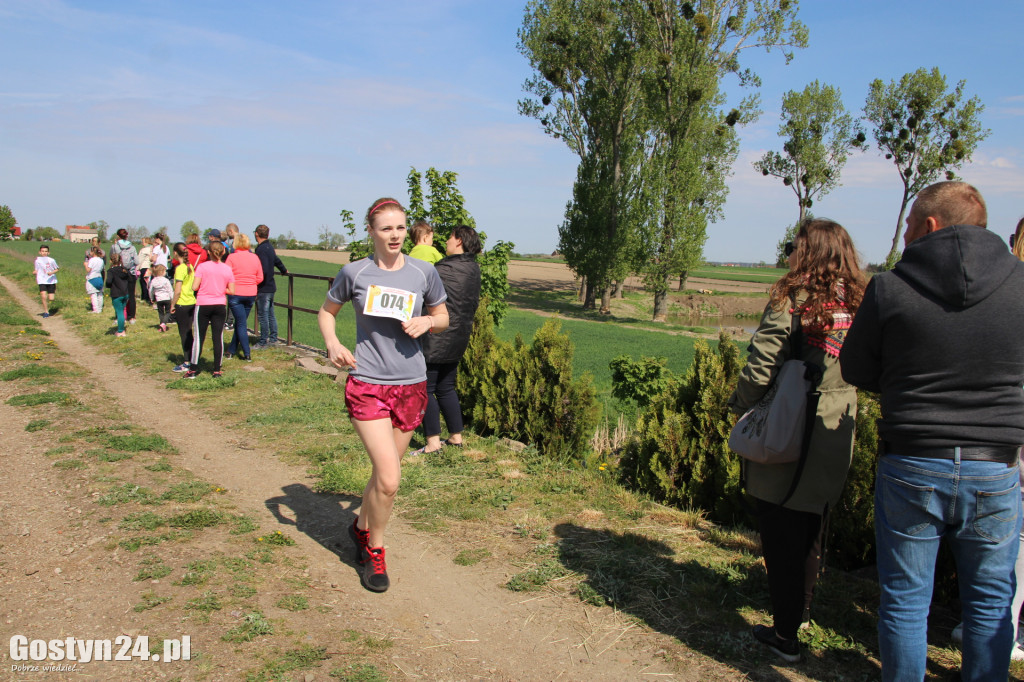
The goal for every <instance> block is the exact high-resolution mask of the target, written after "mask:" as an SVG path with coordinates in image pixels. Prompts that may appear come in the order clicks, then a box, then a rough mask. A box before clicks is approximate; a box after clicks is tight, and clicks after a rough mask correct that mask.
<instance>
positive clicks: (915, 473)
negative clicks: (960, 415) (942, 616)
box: [875, 449, 1021, 681]
mask: <svg viewBox="0 0 1024 682" xmlns="http://www.w3.org/2000/svg"><path fill="white" fill-rule="evenodd" d="M959 452H960V451H959V449H957V450H956V459H928V458H923V457H905V456H902V455H885V456H883V457H881V458H879V461H878V476H877V480H876V484H875V538H876V541H877V554H878V582H879V587H880V589H881V603H880V605H879V609H878V647H879V649H880V652H881V659H882V679H883V680H923V679H924V675H925V664H926V661H927V653H928V652H927V630H928V611H929V606H930V604H931V598H932V584H933V580H934V573H935V556H936V552H937V551H938V548H939V542H940V541H941V539H942V538H943V537H945V538H946V540H947V541H948V542H949V545H950V548H951V549H952V550H953V556H954V558H955V560H956V565H957V572H958V573H959V580H960V599H961V601H962V604H963V621H964V643H963V661H962V664H961V676H962V679H963V680H965V681H973V680H1005V679H1006V678H1007V675H1008V672H1009V665H1010V649H1011V647H1012V646H1013V623H1012V622H1011V618H1010V603H1011V601H1012V599H1013V591H1014V587H1015V580H1014V576H1013V569H1014V563H1015V561H1016V559H1017V548H1018V546H1019V544H1020V541H1019V534H1020V530H1021V513H1020V512H1021V496H1020V482H1019V480H1018V471H1017V466H1015V465H1013V466H1007V465H1006V464H1000V463H998V462H980V461H973V460H960V459H959Z"/></svg>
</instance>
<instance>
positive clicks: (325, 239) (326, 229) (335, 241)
mask: <svg viewBox="0 0 1024 682" xmlns="http://www.w3.org/2000/svg"><path fill="white" fill-rule="evenodd" d="M317 238H318V239H319V240H320V241H318V242H317V246H319V247H320V248H321V249H331V250H332V251H333V250H337V249H340V248H342V247H343V246H345V235H343V234H341V233H339V232H331V228H330V226H329V225H321V226H320V229H319V230H318V231H317Z"/></svg>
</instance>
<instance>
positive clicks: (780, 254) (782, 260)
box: [775, 211, 814, 268]
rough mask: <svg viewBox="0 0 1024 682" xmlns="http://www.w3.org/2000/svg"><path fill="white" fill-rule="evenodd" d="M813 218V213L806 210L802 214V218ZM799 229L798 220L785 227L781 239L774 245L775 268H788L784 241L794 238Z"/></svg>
mask: <svg viewBox="0 0 1024 682" xmlns="http://www.w3.org/2000/svg"><path fill="white" fill-rule="evenodd" d="M813 218H814V213H812V212H811V211H807V212H806V213H805V214H804V220H811V219H813ZM799 231H800V222H795V223H793V224H792V225H790V226H789V227H787V228H786V232H785V234H783V235H782V239H780V240H779V243H778V244H776V245H775V267H777V268H788V267H789V257H788V256H787V255H786V243H787V242H791V241H793V240H794V239H796V233H797V232H799Z"/></svg>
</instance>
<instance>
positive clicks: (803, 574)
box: [757, 500, 825, 639]
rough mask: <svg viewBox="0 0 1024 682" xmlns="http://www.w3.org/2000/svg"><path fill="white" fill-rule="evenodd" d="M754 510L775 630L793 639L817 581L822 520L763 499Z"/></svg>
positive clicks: (786, 637) (784, 636)
mask: <svg viewBox="0 0 1024 682" xmlns="http://www.w3.org/2000/svg"><path fill="white" fill-rule="evenodd" d="M757 514H758V524H759V529H758V530H759V531H760V533H761V550H762V551H763V552H764V565H765V569H766V570H767V571H768V594H769V595H770V597H771V602H772V616H773V617H774V618H775V632H776V633H777V634H778V635H779V637H783V638H785V639H796V634H797V630H798V629H799V628H800V623H801V622H802V621H803V615H804V611H805V610H806V609H810V607H811V598H812V597H813V596H814V585H815V583H817V581H818V570H819V568H820V566H821V542H822V536H823V534H824V533H823V531H824V526H825V524H824V523H823V522H822V521H823V519H822V516H821V515H820V514H812V513H810V512H801V511H795V510H793V509H786V508H785V507H780V506H779V505H777V504H772V503H770V502H765V501H764V500H758V501H757Z"/></svg>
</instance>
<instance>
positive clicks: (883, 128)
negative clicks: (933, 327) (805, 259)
mask: <svg viewBox="0 0 1024 682" xmlns="http://www.w3.org/2000/svg"><path fill="white" fill-rule="evenodd" d="M965 85H966V81H960V82H959V83H957V84H956V87H954V88H953V89H952V90H949V89H948V88H947V85H946V77H945V76H943V75H942V73H941V72H940V71H939V69H938V68H933V69H931V70H930V71H929V70H928V69H924V68H921V69H918V70H917V71H914V72H913V73H908V74H905V75H904V76H903V77H902V78H900V79H899V81H895V80H893V81H890V82H889V83H888V84H886V83H883V82H882V81H881V80H879V79H875V80H873V81H872V82H871V86H870V89H869V91H868V98H867V102H866V103H865V105H864V116H865V118H867V120H868V121H869V122H870V123H871V127H872V129H871V133H872V135H873V136H874V138H875V142H876V143H877V145H878V149H879V151H881V152H882V153H884V154H885V158H886V159H889V160H891V161H892V162H893V164H895V166H896V169H897V170H898V171H899V174H900V181H901V182H902V183H903V199H902V201H901V203H900V214H899V218H898V219H897V220H896V234H895V235H894V236H893V239H892V248H891V249H890V250H889V255H888V257H887V258H886V261H885V264H886V269H891V268H892V267H893V266H894V265H895V264H896V261H897V260H898V259H899V243H900V236H901V234H902V233H903V220H904V218H905V216H906V212H907V206H908V205H909V204H910V203H911V201H913V199H914V197H916V196H917V193H918V192H920V191H921V190H922V189H924V188H925V187H927V186H928V185H930V184H932V183H934V182H936V181H937V180H939V179H940V178H941V177H943V175H944V176H945V178H946V179H947V180H954V179H956V173H955V172H954V171H956V170H957V169H959V168H960V167H961V166H963V164H964V163H965V162H967V161H970V159H971V156H972V155H973V154H974V150H975V149H976V148H977V146H978V143H979V142H981V141H982V140H984V139H985V138H986V137H988V135H989V133H990V132H991V131H990V130H989V129H987V128H982V127H981V121H980V120H979V117H980V115H981V112H982V111H984V110H985V107H984V105H983V104H982V103H981V100H980V99H978V98H977V97H971V98H970V99H968V100H966V101H964V86H965Z"/></svg>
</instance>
